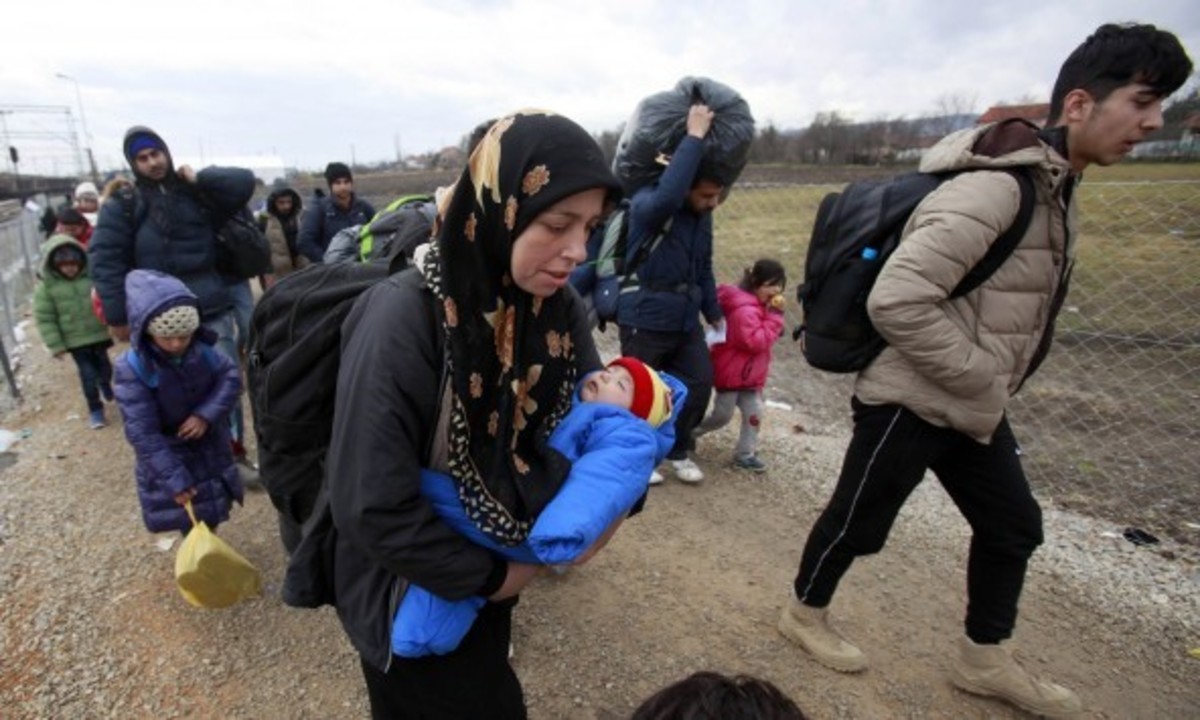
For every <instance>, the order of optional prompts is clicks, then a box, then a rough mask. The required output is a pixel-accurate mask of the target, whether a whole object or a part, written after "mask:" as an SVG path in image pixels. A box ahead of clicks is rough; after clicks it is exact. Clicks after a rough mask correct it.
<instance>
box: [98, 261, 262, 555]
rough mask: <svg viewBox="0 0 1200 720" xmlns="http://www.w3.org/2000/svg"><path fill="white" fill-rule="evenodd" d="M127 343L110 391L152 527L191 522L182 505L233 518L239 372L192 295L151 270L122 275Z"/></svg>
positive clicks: (238, 491) (214, 519)
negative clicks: (232, 421) (232, 426)
mask: <svg viewBox="0 0 1200 720" xmlns="http://www.w3.org/2000/svg"><path fill="white" fill-rule="evenodd" d="M125 298H126V304H127V306H128V316H129V325H130V343H131V344H130V348H129V350H127V351H126V352H125V353H123V354H122V355H121V356H120V357H118V358H117V363H116V367H115V378H114V383H113V386H114V390H115V392H116V396H117V403H118V405H119V406H120V408H121V415H122V417H123V419H124V423H125V437H126V438H127V439H128V440H129V444H130V445H132V446H133V450H134V453H135V454H136V457H137V465H136V468H135V475H136V477H137V486H138V500H139V501H140V503H141V506H142V519H143V520H144V521H145V523H146V529H148V530H150V531H151V532H163V531H166V530H179V531H180V532H182V533H184V534H186V533H187V532H188V530H190V529H191V520H190V519H189V518H188V515H187V511H186V510H185V509H184V505H185V504H186V503H187V502H188V501H189V500H190V501H191V502H192V508H193V510H194V511H195V513H196V518H197V519H198V520H201V521H203V522H204V523H206V524H207V525H208V526H209V527H212V528H215V527H216V526H217V525H218V524H220V523H222V522H224V521H225V520H228V519H229V510H230V507H231V505H232V501H233V500H237V501H238V502H239V503H240V502H241V501H242V496H243V489H242V483H241V480H240V479H239V478H238V474H237V469H236V466H235V465H234V462H233V451H232V449H231V446H230V443H229V423H227V422H224V419H225V418H227V417H228V416H229V411H230V410H231V409H232V408H233V406H234V404H235V403H236V402H237V401H238V394H239V392H240V391H241V385H242V380H241V373H240V371H239V370H238V366H237V365H236V364H234V362H233V361H232V360H230V359H229V358H227V357H226V356H225V355H224V354H222V353H220V352H217V351H216V350H214V348H213V345H214V344H215V343H216V341H217V338H216V334H215V333H213V332H212V331H210V330H208V329H207V328H204V327H202V326H201V324H200V310H199V304H198V302H197V300H196V296H195V295H194V294H192V292H191V291H190V290H188V289H187V287H186V286H185V285H184V284H183V282H182V281H180V280H179V279H177V278H175V277H172V276H170V275H166V274H164V273H160V272H157V271H154V270H133V271H131V272H130V273H129V274H128V275H127V276H126V278H125Z"/></svg>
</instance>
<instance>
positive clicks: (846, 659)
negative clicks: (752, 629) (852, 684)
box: [779, 597, 867, 673]
mask: <svg viewBox="0 0 1200 720" xmlns="http://www.w3.org/2000/svg"><path fill="white" fill-rule="evenodd" d="M779 632H780V633H782V634H783V636H784V637H786V638H787V639H788V640H791V641H792V642H794V643H796V644H797V645H799V646H800V647H802V648H804V649H805V650H807V651H808V654H809V655H812V656H813V658H815V659H816V661H817V662H819V663H821V664H822V665H824V666H825V667H827V668H830V669H832V670H837V671H838V672H847V673H851V672H862V671H863V670H866V669H867V658H866V656H864V655H863V654H862V651H861V650H859V649H858V648H856V647H854V646H853V645H851V644H850V643H848V642H846V641H845V640H844V639H843V638H842V636H841V635H838V634H837V632H835V631H834V630H833V628H831V627H829V618H828V608H815V607H810V606H808V605H805V604H804V603H802V602H800V601H799V600H797V599H796V598H795V597H793V598H792V599H791V600H790V601H789V602H788V604H787V605H786V606H784V608H783V613H782V614H781V615H780V617H779Z"/></svg>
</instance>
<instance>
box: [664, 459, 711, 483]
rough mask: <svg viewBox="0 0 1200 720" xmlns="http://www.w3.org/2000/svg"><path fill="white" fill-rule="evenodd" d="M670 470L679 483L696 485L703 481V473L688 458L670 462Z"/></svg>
mask: <svg viewBox="0 0 1200 720" xmlns="http://www.w3.org/2000/svg"><path fill="white" fill-rule="evenodd" d="M671 470H673V471H674V472H675V477H676V478H678V479H679V482H685V483H698V482H700V481H701V480H703V479H704V471H703V470H701V469H700V466H699V465H697V464H696V463H694V462H692V461H691V459H689V458H684V459H682V460H672V461H671Z"/></svg>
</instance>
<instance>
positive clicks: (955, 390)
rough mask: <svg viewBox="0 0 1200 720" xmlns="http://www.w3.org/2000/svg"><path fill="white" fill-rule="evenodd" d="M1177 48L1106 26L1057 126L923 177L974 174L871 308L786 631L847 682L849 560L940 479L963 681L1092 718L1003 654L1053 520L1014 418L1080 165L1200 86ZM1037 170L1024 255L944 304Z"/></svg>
mask: <svg viewBox="0 0 1200 720" xmlns="http://www.w3.org/2000/svg"><path fill="white" fill-rule="evenodd" d="M1191 69H1192V63H1191V61H1190V60H1189V59H1188V57H1187V53H1186V52H1185V51H1184V49H1183V47H1182V46H1181V45H1180V43H1179V41H1178V39H1177V38H1176V37H1175V36H1174V35H1172V34H1171V33H1168V32H1165V31H1162V30H1159V29H1157V28H1155V27H1154V26H1153V25H1131V26H1118V25H1104V26H1102V27H1100V28H1099V29H1098V30H1097V31H1096V32H1095V33H1094V34H1093V35H1092V36H1091V37H1089V38H1088V39H1087V40H1086V41H1085V42H1084V43H1083V44H1082V45H1080V46H1079V47H1078V48H1077V49H1076V50H1075V51H1074V52H1073V53H1072V54H1071V56H1070V57H1069V58H1068V59H1067V61H1066V62H1065V63H1064V64H1063V67H1062V69H1061V71H1060V73H1059V77H1058V81H1057V82H1056V84H1055V87H1054V93H1053V95H1052V97H1051V108H1050V118H1051V123H1050V125H1051V126H1052V127H1050V128H1049V129H1046V130H1040V131H1039V130H1038V129H1037V128H1035V127H1033V126H1031V125H1029V124H1026V123H1021V122H1016V123H1002V124H999V125H988V126H983V127H978V128H974V129H969V130H963V131H961V132H958V133H955V134H953V135H950V136H948V137H946V138H945V139H943V140H942V141H941V142H940V143H939V144H938V145H937V146H936V147H934V148H933V149H932V150H931V151H930V152H929V153H928V154H927V155H926V156H925V158H924V159H923V161H922V162H921V170H922V171H925V172H933V173H946V172H955V171H961V170H972V171H973V172H964V173H962V174H959V175H957V176H956V177H954V178H953V179H951V180H948V181H946V182H945V183H943V184H942V185H941V186H939V187H938V189H937V190H935V191H934V192H933V193H931V194H930V195H929V196H928V197H926V198H925V200H924V201H923V202H922V203H921V204H920V205H919V206H918V207H917V209H916V210H915V211H914V212H913V214H912V216H911V217H910V218H909V220H908V224H907V225H906V227H905V229H904V233H903V237H902V242H901V243H900V245H899V247H898V248H897V250H896V251H895V252H894V253H893V254H892V255H891V257H889V258H888V260H887V263H886V265H885V266H884V268H883V270H882V271H881V272H880V274H879V278H878V280H877V281H876V283H875V286H874V288H873V290H872V292H871V295H870V298H869V299H868V303H867V305H868V311H869V312H870V315H871V321H872V323H873V324H874V325H875V327H876V328H877V329H878V330H879V333H880V334H881V335H882V336H883V337H884V338H885V339H886V340H887V342H888V347H887V348H886V349H885V350H884V351H883V352H882V354H880V355H879V357H877V358H876V359H875V360H874V361H873V362H872V363H871V364H870V365H869V366H868V367H867V368H866V369H864V370H863V371H862V372H860V373H859V376H858V380H857V383H856V384H855V397H854V399H853V400H852V405H853V409H854V434H853V437H852V438H851V440H850V445H849V448H848V449H847V451H846V457H845V461H844V463H843V466H842V471H841V475H840V477H839V479H838V485H837V488H836V489H835V490H834V494H833V497H832V498H831V499H830V502H829V505H828V506H827V507H826V508H825V510H824V512H823V513H822V514H821V516H820V518H819V519H818V520H817V523H816V525H815V526H814V527H813V529H812V531H811V533H810V534H809V537H808V541H807V543H806V545H805V548H804V554H803V558H802V560H801V564H800V570H799V573H798V575H797V577H796V580H795V584H794V593H795V594H794V596H793V597H792V599H791V601H790V602H789V604H788V605H787V606H786V607H785V608H784V610H783V614H782V617H781V618H780V622H779V630H780V632H782V633H783V634H784V635H785V636H787V637H788V638H789V639H791V640H792V641H793V642H795V643H797V644H798V645H800V646H801V647H803V648H804V649H805V650H807V651H808V652H809V653H810V654H811V655H812V656H813V657H814V658H815V659H817V660H818V661H820V662H821V663H823V664H825V665H826V666H828V667H831V668H833V669H835V670H839V671H843V672H857V671H861V670H863V669H865V668H866V659H865V657H864V655H863V653H862V652H861V651H860V650H859V649H858V648H857V647H855V646H854V645H852V644H850V643H849V642H847V641H846V640H845V639H844V638H842V637H841V636H840V635H838V634H837V633H836V632H835V631H834V630H833V629H832V628H830V626H829V624H828V620H827V607H828V605H829V603H830V601H831V600H832V599H833V594H834V591H835V590H836V589H837V584H838V582H839V580H840V579H841V577H842V576H843V575H844V574H845V572H846V571H847V570H848V569H849V568H850V565H851V563H852V562H853V561H854V559H855V558H857V557H860V556H863V555H869V554H872V553H875V552H878V551H879V550H880V549H882V548H883V545H884V542H885V540H886V539H887V534H888V531H889V530H890V529H891V526H892V523H893V522H894V520H895V518H896V515H897V513H898V512H899V511H900V508H901V507H902V506H903V504H904V502H905V500H906V499H907V498H908V496H909V494H910V493H911V492H912V491H913V489H914V488H915V487H916V486H917V484H918V483H919V482H921V479H922V478H923V477H924V476H925V473H926V471H927V470H932V471H933V473H934V474H935V475H936V476H937V478H938V480H939V481H940V482H941V484H942V486H943V487H944V488H945V489H946V492H948V493H949V494H950V496H951V498H952V499H953V500H954V502H955V504H956V505H957V506H958V508H959V510H960V511H961V512H962V513H963V515H964V517H966V519H967V521H968V523H969V524H970V525H971V528H972V530H973V537H972V539H971V548H970V555H969V558H968V562H967V597H968V604H967V614H966V621H965V630H966V633H965V636H964V637H963V638H962V639H961V640H960V641H959V652H958V654H957V656H956V657H955V658H954V661H953V664H952V666H951V674H950V677H951V680H952V681H953V682H954V684H955V685H957V686H958V687H960V688H962V689H964V690H967V691H969V692H973V693H977V694H981V695H991V696H996V697H1000V698H1002V699H1004V700H1007V701H1009V702H1012V703H1014V704H1016V705H1018V706H1020V707H1022V708H1024V709H1026V710H1029V711H1031V712H1034V713H1038V714H1043V715H1059V716H1061V715H1071V714H1074V713H1076V712H1078V711H1079V710H1080V709H1082V703H1081V702H1080V700H1079V698H1078V697H1077V696H1076V695H1075V693H1073V692H1071V691H1070V690H1068V689H1067V688H1064V687H1062V686H1061V685H1057V684H1055V683H1052V682H1048V681H1044V680H1039V679H1037V678H1035V677H1033V676H1031V675H1030V674H1029V673H1027V672H1026V671H1025V670H1024V668H1022V667H1021V666H1020V665H1018V664H1017V663H1016V662H1015V661H1014V660H1013V658H1012V656H1011V654H1010V652H1009V649H1008V647H1007V645H1006V644H1005V641H1006V640H1008V638H1009V637H1010V636H1011V635H1012V631H1013V627H1014V626H1015V624H1016V617H1017V601H1018V599H1019V597H1020V594H1021V587H1022V585H1023V583H1024V580H1025V570H1026V565H1027V563H1028V560H1029V558H1030V556H1031V555H1032V554H1033V551H1034V550H1035V549H1036V548H1037V546H1038V545H1040V544H1041V542H1042V515H1041V508H1040V507H1039V506H1038V503H1037V500H1036V499H1035V498H1034V497H1033V494H1032V493H1031V492H1030V489H1029V485H1028V483H1027V482H1026V479H1025V474H1024V472H1023V471H1022V469H1021V463H1020V448H1019V447H1018V445H1017V441H1016V439H1015V438H1014V436H1013V432H1012V430H1011V428H1010V427H1009V424H1008V420H1007V418H1006V417H1005V406H1006V405H1007V403H1008V399H1009V398H1010V397H1011V396H1012V395H1013V394H1014V393H1016V392H1017V390H1018V389H1019V388H1020V386H1021V384H1022V383H1023V382H1024V381H1025V379H1026V378H1028V377H1029V376H1030V375H1031V374H1032V373H1033V372H1034V371H1035V370H1036V369H1037V366H1038V365H1039V364H1040V363H1041V361H1042V359H1044V357H1045V355H1046V353H1047V351H1048V350H1049V347H1050V341H1051V339H1052V337H1053V332H1054V319H1055V316H1056V314H1057V313H1058V309H1059V308H1060V307H1061V306H1062V302H1063V299H1064V298H1065V295H1066V290H1067V284H1068V280H1069V278H1070V274H1071V267H1072V263H1073V255H1074V248H1073V243H1074V240H1075V227H1076V225H1075V205H1074V203H1073V202H1072V192H1073V190H1074V188H1075V185H1076V184H1077V183H1078V181H1079V177H1080V174H1081V173H1082V172H1083V170H1084V168H1086V167H1087V166H1089V165H1091V164H1097V165H1110V164H1112V163H1115V162H1117V161H1118V160H1120V159H1121V158H1122V157H1123V156H1124V155H1125V154H1127V153H1128V152H1129V151H1130V150H1131V149H1132V148H1133V147H1134V145H1136V144H1137V143H1138V142H1140V141H1141V140H1142V139H1144V138H1145V137H1146V136H1147V135H1148V134H1150V133H1151V132H1153V131H1155V130H1157V129H1159V128H1160V127H1162V122H1163V121H1162V101H1163V99H1164V98H1165V97H1167V96H1168V95H1170V94H1171V93H1172V92H1174V91H1175V90H1177V89H1178V88H1179V87H1180V86H1181V85H1182V84H1183V82H1184V81H1185V80H1186V79H1187V77H1188V75H1189V74H1190V73H1191ZM1018 166H1019V167H1024V168H1027V169H1028V172H1029V173H1030V175H1031V177H1032V179H1033V184H1034V187H1035V189H1036V201H1035V206H1034V212H1033V217H1032V220H1031V222H1030V225H1029V229H1028V231H1027V232H1026V233H1025V235H1024V237H1023V238H1022V239H1021V241H1020V243H1019V245H1018V246H1017V249H1016V251H1015V252H1014V253H1013V254H1012V256H1011V257H1010V258H1009V259H1008V260H1007V261H1006V262H1005V263H1004V264H1003V265H1001V266H1000V267H999V268H998V269H997V270H996V271H995V272H994V273H993V274H992V275H991V277H989V278H988V279H987V280H986V281H985V282H984V283H983V284H982V285H981V286H980V287H978V288H977V289H975V290H974V291H972V292H970V293H968V294H967V295H965V296H963V297H958V298H953V299H951V298H950V293H951V291H952V290H953V289H954V287H955V286H956V285H957V284H958V282H959V281H960V280H962V279H963V277H964V276H965V275H966V274H967V272H968V271H969V270H970V269H971V268H973V267H975V265H976V264H977V263H978V262H979V261H980V260H981V259H982V258H983V256H984V254H985V253H986V252H987V250H988V248H989V247H990V245H991V244H992V243H993V242H994V241H995V240H996V238H997V237H998V236H1000V235H1001V234H1002V233H1003V232H1004V231H1005V230H1006V229H1007V228H1008V227H1009V226H1010V225H1011V224H1012V223H1013V221H1014V218H1015V216H1016V214H1017V210H1018V206H1019V205H1020V189H1019V187H1018V185H1017V181H1016V179H1015V178H1013V177H1012V175H1010V174H1009V173H1007V172H1002V171H1003V170H1004V169H1005V168H1012V167H1018Z"/></svg>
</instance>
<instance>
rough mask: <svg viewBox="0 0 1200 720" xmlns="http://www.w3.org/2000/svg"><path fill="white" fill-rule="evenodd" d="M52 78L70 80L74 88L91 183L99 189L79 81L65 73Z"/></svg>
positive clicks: (98, 173) (97, 171) (97, 174)
mask: <svg viewBox="0 0 1200 720" xmlns="http://www.w3.org/2000/svg"><path fill="white" fill-rule="evenodd" d="M54 77H56V78H59V79H61V80H70V81H71V84H72V85H74V86H75V103H76V104H77V105H79V122H80V124H81V125H83V139H84V140H85V141H86V143H87V156H88V165H89V166H90V167H91V169H92V182H93V183H95V184H96V186H97V187H99V185H100V171H99V170H98V169H96V156H95V155H93V154H92V134H91V133H90V132H88V126H87V115H86V114H84V112H83V94H82V93H80V92H79V81H78V80H76V79H75V78H73V77H71V76H70V75H67V74H66V73H55V74H54Z"/></svg>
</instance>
